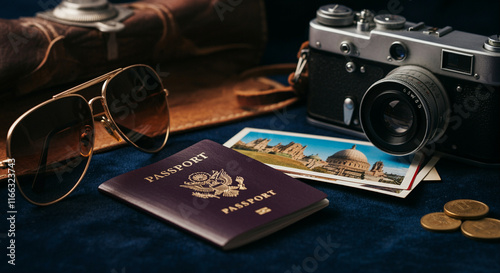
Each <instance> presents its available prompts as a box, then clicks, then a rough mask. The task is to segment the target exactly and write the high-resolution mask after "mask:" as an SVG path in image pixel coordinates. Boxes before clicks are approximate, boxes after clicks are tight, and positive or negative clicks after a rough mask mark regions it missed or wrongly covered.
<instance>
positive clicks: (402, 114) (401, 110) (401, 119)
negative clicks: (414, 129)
mask: <svg viewBox="0 0 500 273" xmlns="http://www.w3.org/2000/svg"><path fill="white" fill-rule="evenodd" d="M383 120H384V124H385V127H386V129H387V130H388V131H389V132H391V133H392V134H394V135H403V134H405V133H406V132H407V131H408V129H410V128H411V126H412V124H413V112H412V111H411V106H410V105H408V103H406V102H404V101H400V100H393V101H391V102H389V103H388V104H387V105H386V106H385V109H384V112H383Z"/></svg>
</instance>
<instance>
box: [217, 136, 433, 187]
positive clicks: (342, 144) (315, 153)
mask: <svg viewBox="0 0 500 273" xmlns="http://www.w3.org/2000/svg"><path fill="white" fill-rule="evenodd" d="M224 146H226V147H229V148H232V149H234V150H236V151H239V152H241V153H243V154H245V155H247V156H249V157H251V158H254V159H256V160H258V161H261V162H263V163H265V164H268V165H270V166H271V167H273V168H276V169H278V170H281V171H283V172H285V173H288V174H290V175H292V176H294V177H302V178H308V179H314V180H319V181H325V182H332V183H333V182H335V183H338V184H344V185H349V186H353V187H361V188H365V189H367V190H372V191H385V192H395V193H396V195H398V194H400V193H401V192H402V191H410V190H411V189H412V188H413V187H414V186H416V184H415V185H414V184H413V182H414V181H417V182H420V181H421V180H422V179H423V177H425V175H424V174H423V173H422V174H421V175H423V177H421V178H420V180H418V179H417V178H418V177H417V176H418V174H419V169H420V168H424V165H422V164H423V163H424V162H423V159H424V157H423V156H421V155H419V154H415V155H411V156H404V157H397V156H391V155H388V154H386V153H384V152H382V151H380V150H379V149H378V148H376V147H375V146H373V145H372V144H371V143H370V142H367V141H358V140H348V139H341V138H334V137H325V136H316V135H309V134H300V133H290V132H283V131H273V130H264V129H255V128H245V129H243V130H242V131H240V132H239V133H238V134H236V135H235V136H234V137H233V138H231V139H230V140H228V141H227V142H226V143H225V144H224ZM431 169H432V168H431V167H429V168H428V170H427V173H428V172H429V171H430V170H431ZM427 173H426V174H427ZM393 195H394V194H393Z"/></svg>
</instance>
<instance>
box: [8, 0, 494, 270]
mask: <svg viewBox="0 0 500 273" xmlns="http://www.w3.org/2000/svg"><path fill="white" fill-rule="evenodd" d="M243 1H251V0H243ZM113 2H117V1H113ZM122 2H123V1H122ZM56 3H57V2H56V1H52V0H40V1H37V0H22V1H20V0H17V1H12V2H9V3H8V4H7V3H5V1H4V5H3V7H2V8H0V17H1V18H18V17H20V16H32V15H33V14H34V13H35V12H36V11H39V10H43V9H44V7H45V8H47V7H48V8H53V7H54V5H55V4H56ZM328 3H330V2H327V1H297V0H288V1H286V0H268V1H266V7H267V14H268V19H269V45H268V47H267V49H266V52H265V54H264V58H263V60H262V62H263V63H277V62H295V61H296V52H297V49H298V47H299V45H300V44H301V42H302V41H304V40H306V39H307V31H308V22H309V20H310V19H311V18H313V17H314V16H315V11H316V9H317V8H318V7H319V6H320V5H323V4H328ZM341 3H342V4H345V5H347V6H350V7H351V8H353V9H354V10H360V9H363V8H368V9H372V10H373V11H375V12H376V13H378V12H380V11H382V10H389V9H390V8H389V7H388V3H394V7H395V8H396V9H397V8H398V7H399V9H402V10H401V13H399V14H400V15H403V16H405V17H406V18H407V20H408V21H412V22H419V21H424V22H425V23H426V24H427V25H430V26H436V27H444V26H447V25H449V26H452V27H454V29H457V30H462V31H467V32H473V33H478V34H483V35H485V36H489V35H491V34H496V33H498V32H500V30H499V27H500V18H499V17H500V16H499V11H500V1H498V0H494V1H431V0H428V1H416V0H413V1H401V2H400V3H399V5H397V4H398V3H397V1H389V0H383V1H343V2H341ZM305 113H306V109H305V106H304V105H301V104H299V105H296V106H293V107H290V108H288V109H286V110H283V111H281V112H276V113H273V114H269V115H265V116H261V117H256V118H252V119H248V120H244V121H241V122H236V123H233V124H227V125H221V126H216V127H212V128H208V129H203V130H198V131H194V132H190V133H185V134H179V135H174V136H172V137H171V138H170V139H169V141H168V143H167V147H166V148H165V149H164V150H162V151H161V152H159V153H157V154H154V155H150V154H144V153H141V152H139V151H137V150H136V149H134V148H132V147H124V148H121V149H118V150H115V151H112V152H107V153H103V154H97V155H94V156H93V158H92V163H91V165H90V169H89V172H88V173H87V175H86V178H85V179H84V181H82V183H81V184H80V186H79V187H78V188H77V189H76V190H75V191H74V192H73V193H72V194H71V195H70V196H69V197H68V198H67V199H65V200H64V201H62V202H59V203H57V204H54V205H52V206H49V207H44V208H38V207H34V206H32V205H31V204H28V203H27V202H26V201H25V200H23V199H22V198H21V196H18V199H17V204H16V205H17V207H18V210H19V213H18V214H17V217H18V219H17V222H16V224H17V226H16V228H17V230H16V234H17V236H18V238H17V244H16V247H17V252H16V257H17V259H16V262H17V265H16V266H15V267H12V266H9V265H7V257H6V256H5V253H6V244H5V243H6V240H7V239H6V234H5V231H6V230H7V228H6V222H7V221H6V220H5V217H4V214H3V213H4V211H6V209H5V206H6V204H5V203H6V202H4V201H5V200H6V196H7V190H6V189H5V188H2V189H0V201H1V203H0V210H1V211H2V212H1V213H2V214H1V215H2V217H1V219H0V222H1V223H0V228H1V230H0V241H1V244H0V246H1V247H0V272H12V271H15V272H112V273H118V272H120V273H130V272H426V271H428V272H499V271H500V242H498V241H495V242H484V241H475V240H471V239H468V238H465V237H464V236H463V235H462V234H461V233H460V232H453V233H434V232H429V231H426V230H424V229H423V228H422V227H421V226H420V223H419V221H420V218H421V217H422V216H423V215H425V214H427V213H431V212H436V211H442V208H443V205H444V204H445V203H446V202H448V201H450V200H455V199H461V198H470V199H476V200H480V201H483V202H485V203H486V204H488V205H489V206H490V214H489V215H490V217H493V218H497V219H500V198H499V196H500V184H499V183H500V171H499V169H498V168H489V169H484V168H478V167H475V166H470V165H465V164H462V163H457V162H454V161H450V160H441V161H440V162H439V163H438V165H437V167H436V168H437V170H438V172H439V174H440V175H441V177H442V181H441V182H423V183H421V184H420V185H419V186H418V187H417V188H416V189H415V190H414V191H413V192H412V193H411V194H410V195H409V196H408V197H407V198H405V199H399V198H393V197H388V196H385V195H381V194H377V193H372V192H366V191H361V190H358V189H352V188H348V187H343V186H337V185H331V184H326V183H318V182H311V181H308V183H309V184H310V185H312V186H314V187H316V188H318V189H320V190H322V191H324V192H325V193H326V194H327V195H328V198H329V200H330V205H329V207H328V208H326V209H324V210H322V211H320V212H318V213H316V214H314V215H312V216H310V217H308V218H307V219H305V220H303V221H300V222H298V223H296V224H294V225H292V226H290V227H288V228H286V229H284V230H282V231H279V232H277V233H275V234H273V235H271V236H268V237H266V238H265V239H263V240H260V241H258V242H255V243H252V244H249V245H248V246H245V247H242V248H240V249H237V250H234V251H230V252H224V251H221V250H220V249H218V248H216V247H214V246H212V245H210V244H208V243H206V242H204V241H202V240H199V239H198V238H196V237H194V236H192V235H190V234H187V233H186V232H184V231H182V230H180V229H178V228H175V227H173V226H171V225H169V224H166V223H164V222H162V221H159V220H157V219H155V218H152V217H150V216H148V215H146V214H144V213H141V212H139V211H137V210H135V209H133V208H130V207H128V206H125V205H124V204H122V203H120V202H117V201H115V200H113V199H111V198H109V197H107V196H104V195H102V194H100V193H99V192H97V187H98V186H99V185H100V184H101V183H103V182H104V181H106V180H108V179H111V178H112V177H115V176H116V175H119V174H122V173H125V172H127V171H131V170H134V169H137V168H140V167H143V166H145V165H148V164H151V163H153V162H157V161H159V160H161V159H163V158H165V157H167V156H169V155H172V154H174V153H176V152H178V151H180V150H182V149H184V148H186V147H188V146H190V145H192V144H194V143H196V142H198V141H200V140H202V139H205V138H208V139H211V140H214V141H216V142H218V143H224V142H225V141H227V140H228V139H229V138H230V137H232V136H233V135H234V134H236V133H237V132H239V131H240V130H241V129H242V128H244V127H255V128H263V129H279V130H285V131H292V132H299V133H310V134H317V135H325V136H337V137H338V136H341V135H339V134H338V133H336V132H332V131H329V130H325V129H322V128H317V127H314V126H311V125H309V124H308V123H307V122H306V118H305V116H306V114H305ZM471 133H473V132H471ZM325 242H326V243H330V245H329V247H330V249H329V250H330V252H328V254H329V255H328V257H326V259H325V260H321V261H318V260H317V259H316V260H315V259H314V255H315V250H316V249H317V248H318V247H319V246H321V245H322V243H325ZM323 250H324V249H323ZM321 253H322V254H324V253H325V252H321ZM314 262H315V263H314ZM304 265H305V266H306V267H304ZM307 266H309V267H307ZM298 267H301V269H300V271H294V269H298Z"/></svg>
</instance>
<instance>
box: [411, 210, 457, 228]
mask: <svg viewBox="0 0 500 273" xmlns="http://www.w3.org/2000/svg"><path fill="white" fill-rule="evenodd" d="M420 224H421V225H422V227H424V228H425V229H428V230H431V231H453V230H457V229H458V228H459V227H460V225H461V224H462V221H460V220H458V219H454V218H451V217H449V216H448V215H446V214H445V213H444V212H433V213H429V214H426V215H424V216H423V217H422V218H421V219H420Z"/></svg>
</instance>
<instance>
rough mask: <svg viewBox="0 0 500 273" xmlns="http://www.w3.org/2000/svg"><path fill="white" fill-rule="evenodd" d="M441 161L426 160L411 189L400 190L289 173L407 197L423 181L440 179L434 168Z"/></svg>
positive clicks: (294, 175)
mask: <svg viewBox="0 0 500 273" xmlns="http://www.w3.org/2000/svg"><path fill="white" fill-rule="evenodd" d="M438 161H439V157H432V158H431V159H430V160H429V161H428V162H426V163H425V164H424V165H425V166H424V167H423V168H422V169H421V170H420V171H419V172H418V174H417V176H416V177H415V181H414V183H413V185H412V187H411V189H410V190H399V189H393V188H389V187H381V186H373V185H366V184H362V183H354V182H347V181H342V180H335V179H324V178H318V177H311V176H307V175H302V174H298V173H295V174H291V173H289V175H290V176H291V177H294V178H299V179H300V178H304V179H311V180H315V181H321V182H327V183H332V184H336V185H342V186H348V187H352V188H357V189H362V190H367V191H372V192H377V193H382V194H386V195H391V196H395V197H399V198H405V197H406V196H408V194H410V193H411V191H412V190H414V189H415V187H417V185H418V184H419V183H420V182H421V181H440V180H441V177H440V176H439V174H438V172H437V171H436V169H435V168H434V166H435V165H436V163H437V162H438Z"/></svg>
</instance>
